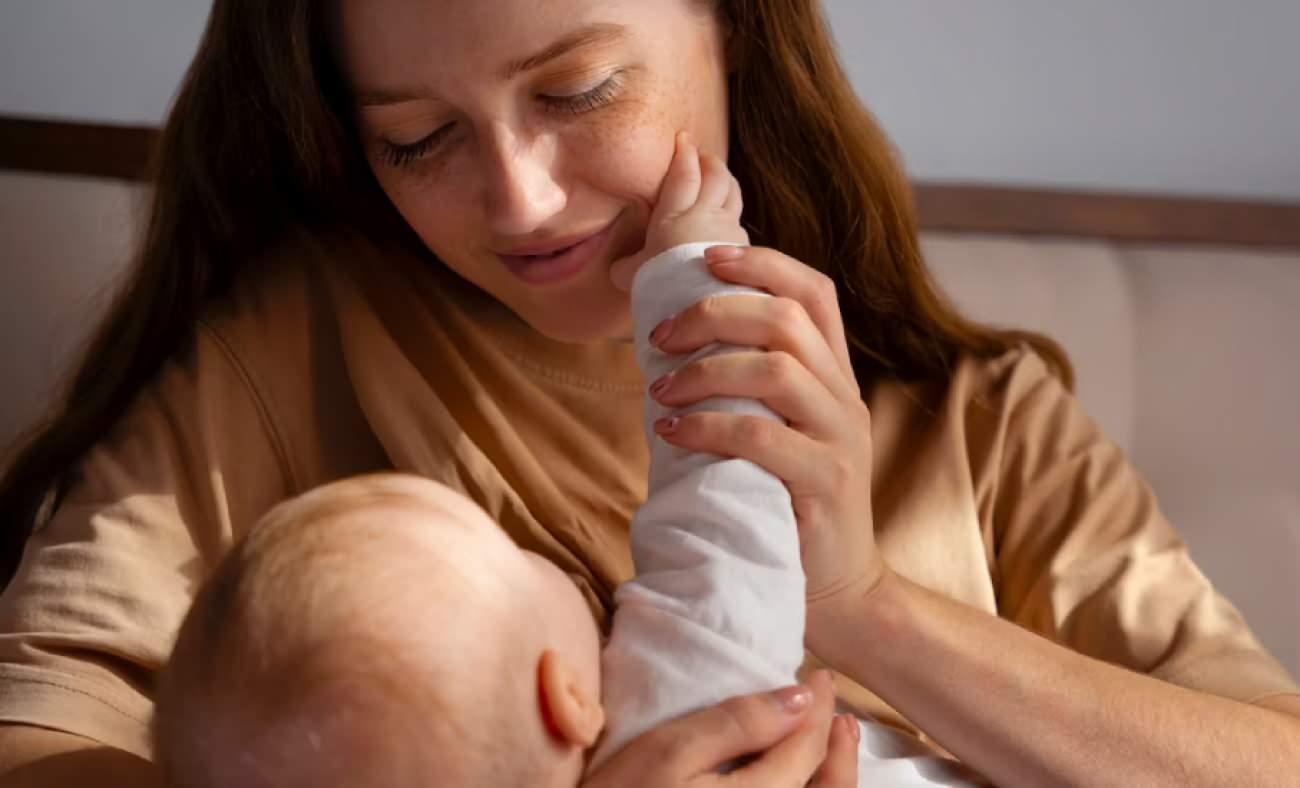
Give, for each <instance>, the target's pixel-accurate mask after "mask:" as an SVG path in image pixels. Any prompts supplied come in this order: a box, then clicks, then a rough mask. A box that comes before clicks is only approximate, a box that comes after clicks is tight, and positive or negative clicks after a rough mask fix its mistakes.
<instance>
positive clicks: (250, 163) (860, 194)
mask: <svg viewBox="0 0 1300 788" xmlns="http://www.w3.org/2000/svg"><path fill="white" fill-rule="evenodd" d="M709 1H710V2H711V4H712V5H713V6H714V7H715V8H716V10H717V12H718V13H719V14H720V18H721V20H722V21H723V23H724V24H726V25H727V26H728V27H729V29H730V33H731V39H730V42H731V43H730V55H731V56H732V57H733V72H732V74H731V76H730V80H731V84H730V96H731V107H730V112H731V128H732V140H731V155H730V158H729V161H730V164H731V167H732V170H733V171H734V173H735V174H736V177H737V178H738V179H739V180H740V183H741V185H742V187H743V189H744V193H745V194H746V197H747V199H746V207H745V225H746V227H747V229H749V231H750V237H751V239H752V240H753V242H754V243H755V244H757V245H764V246H771V247H773V248H777V249H780V250H781V251H783V252H785V253H786V254H789V255H791V256H792V257H794V258H796V259H798V260H802V261H803V262H805V263H807V264H808V265H810V266H813V267H814V268H817V269H818V270H820V271H822V272H824V273H826V274H827V275H829V276H830V277H831V278H832V279H833V280H834V281H835V282H836V285H837V287H838V289H839V296H840V303H841V307H842V313H843V317H844V323H845V329H846V332H847V334H848V337H849V342H850V345H851V347H850V351H851V354H852V359H853V365H854V369H855V372H856V374H857V375H858V378H859V380H860V381H866V380H870V379H874V378H881V377H896V378H901V379H908V380H911V379H927V378H942V377H945V376H947V375H948V374H949V373H950V371H951V370H952V368H953V366H954V364H955V362H956V360H957V358H958V357H959V356H961V355H963V354H968V355H975V356H980V357H991V356H995V355H998V354H1001V353H1002V352H1004V351H1006V350H1008V349H1010V348H1012V347H1014V346H1016V345H1018V344H1020V343H1028V344H1029V345H1030V346H1032V347H1033V348H1034V349H1035V350H1036V351H1037V352H1038V353H1039V354H1040V355H1042V356H1043V357H1044V359H1045V360H1046V361H1047V363H1048V364H1049V365H1050V366H1051V367H1052V368H1053V369H1054V370H1055V371H1056V372H1057V374H1058V375H1059V376H1060V377H1061V378H1062V379H1064V380H1065V381H1066V383H1067V385H1068V384H1072V378H1073V373H1072V371H1071V368H1070V365H1069V362H1068V360H1067V359H1066V357H1065V354H1064V353H1063V352H1062V351H1061V349H1060V347H1059V346H1058V345H1056V343H1054V342H1052V341H1051V340H1049V339H1047V338H1045V337H1041V336H1038V335H1034V334H1029V333H1024V332H1012V331H1000V330H994V329H991V328H987V327H983V326H979V325H977V324H975V323H972V322H970V321H968V320H966V319H964V318H963V317H962V316H961V315H960V314H958V313H957V311H956V310H955V309H954V308H953V307H952V306H951V305H950V304H949V303H948V302H947V301H946V300H945V299H944V298H943V297H942V296H941V295H940V294H939V292H938V291H937V289H936V287H935V286H934V283H933V282H932V280H931V278H930V275H929V273H928V272H927V270H926V267H925V265H924V262H923V260H922V257H921V251H920V247H919V244H918V240H917V226H916V216H915V210H914V208H913V202H912V196H911V192H910V189H909V186H908V183H907V180H906V179H905V177H904V175H903V173H902V170H901V168H900V167H899V165H898V162H897V160H896V157H895V155H894V151H893V149H892V146H891V145H890V143H889V141H888V140H887V139H886V137H885V135H884V133H883V132H882V131H881V129H880V127H879V126H878V125H877V124H876V122H875V121H874V119H873V118H872V117H871V115H870V114H869V113H868V112H867V110H866V109H865V108H864V107H863V106H862V105H861V103H860V102H859V101H858V99H857V97H856V95H855V93H854V91H853V88H852V86H851V84H850V83H849V80H848V78H847V77H846V75H845V74H844V71H843V69H842V67H841V65H840V63H839V60H838V58H837V55H836V52H835V48H834V44H833V40H832V38H831V35H830V31H829V28H828V25H827V24H826V20H825V17H824V15H823V13H822V10H821V7H820V3H819V2H818V0H709ZM329 5H330V4H329V2H327V0H276V2H272V3H268V2H264V1H263V0H216V2H215V4H214V7H213V10H212V14H211V17H210V19H209V21H208V26H207V29H206V31H205V33H204V36H203V41H202V43H201V45H200V47H199V52H198V54H197V56H196V57H195V59H194V62H193V64H192V65H191V66H190V69H189V72H188V73H187V74H186V77H185V80H184V82H183V84H182V87H181V91H180V93H179V95H178V97H177V99H176V102H175V104H174V106H173V108H172V111H171V113H170V116H169V117H168V120H167V123H166V126H165V128H164V129H163V132H162V135H161V138H160V143H159V147H158V149H157V151H156V155H155V160H154V165H153V176H152V181H153V185H154V193H153V201H152V208H151V211H150V215H149V220H148V226H147V230H146V232H145V235H144V240H143V243H142V246H141V249H140V251H139V255H138V258H137V260H136V263H135V267H134V270H133V273H132V275H131V276H130V279H129V281H128V282H127V284H126V286H125V288H124V289H123V291H122V292H121V294H120V296H119V297H118V299H117V300H116V302H115V304H114V306H113V307H112V309H111V310H110V312H109V314H108V315H107V317H106V318H105V320H104V321H103V322H102V323H101V324H100V326H99V328H98V330H97V332H96V333H95V335H94V338H93V339H92V340H91V342H90V343H89V344H88V346H87V348H86V351H85V354H84V355H83V357H82V358H81V361H80V363H79V365H78V366H77V367H76V369H75V373H74V375H73V376H72V377H71V379H70V384H69V386H68V389H67V394H66V397H65V398H64V400H63V402H62V404H61V405H59V407H58V408H57V409H56V410H55V412H54V413H53V414H52V415H51V417H50V418H49V419H48V420H47V421H46V422H45V423H44V424H43V425H42V426H40V427H39V428H38V429H36V430H35V431H33V432H32V433H31V434H30V435H29V437H28V438H27V439H26V442H25V443H24V444H23V445H22V446H21V448H20V450H19V451H18V452H17V453H16V454H14V455H13V461H12V462H11V463H10V464H9V466H8V468H7V470H6V471H5V473H4V476H3V479H0V523H3V525H2V526H0V528H2V529H3V530H0V585H3V584H7V583H8V581H9V579H10V578H11V577H12V575H13V572H14V571H15V570H16V568H17V563H18V560H19V556H20V555H21V552H22V547H23V545H24V544H25V542H26V540H27V538H28V536H29V534H30V533H31V529H32V527H33V525H34V523H35V522H36V520H37V519H38V516H43V514H42V509H43V508H46V509H48V507H43V504H46V503H48V502H50V501H56V500H57V498H58V495H59V494H60V493H61V491H62V490H63V489H64V488H65V487H66V486H67V485H68V484H69V483H70V477H71V469H72V468H73V466H74V465H75V464H76V462H77V461H78V459H79V458H80V457H81V456H82V455H83V454H84V453H85V452H86V451H87V450H88V449H89V448H90V447H91V446H93V445H94V444H95V443H96V442H98V441H99V440H101V439H102V438H103V437H104V435H105V434H106V432H107V431H108V430H109V429H110V428H111V427H112V426H113V424H114V422H115V420H116V419H117V418H118V416H119V414H121V413H123V412H124V411H125V410H126V408H127V406H129V405H130V403H131V401H132V400H133V399H134V398H135V396H136V395H137V394H138V392H139V391H140V390H141V389H142V388H143V387H145V386H146V385H148V383H149V382H150V381H151V380H152V379H153V378H154V377H155V376H156V375H157V374H158V372H159V370H160V369H161V368H162V366H163V364H164V363H165V362H166V361H167V360H168V359H169V358H171V357H173V356H175V355H176V354H178V353H181V352H183V350H184V349H185V348H186V347H188V346H189V345H190V342H191V339H192V337H193V333H194V329H195V321H196V319H197V317H198V315H199V313H200V311H201V310H202V309H203V308H204V306H205V305H206V304H207V303H209V302H211V301H212V300H214V299H217V298H219V297H221V295H222V294H223V293H224V292H226V291H227V290H228V289H229V287H230V286H231V284H232V282H234V281H235V280H236V279H237V278H238V277H240V276H243V275H245V274H246V272H247V269H248V268H249V267H250V266H251V265H253V262H252V261H254V260H256V259H257V258H258V256H259V255H262V254H265V253H266V252H267V251H268V249H269V248H270V247H271V246H272V245H273V244H275V243H276V242H277V240H279V239H280V238H281V237H282V236H283V235H285V234H286V233H287V232H289V231H290V230H295V229H306V230H308V231H311V230H312V229H314V228H319V229H323V228H328V227H330V226H333V225H337V224H338V223H340V222H343V221H344V220H343V219H341V218H339V217H342V216H347V217H348V219H347V220H346V221H347V222H348V223H351V224H358V223H360V224H362V225H368V226H370V227H371V228H372V229H373V227H374V226H375V224H374V223H382V224H383V225H384V226H385V227H386V228H388V229H390V230H391V229H392V228H396V227H398V226H399V225H400V226H401V231H402V232H407V233H409V228H405V226H404V225H403V224H402V223H401V220H400V218H398V217H397V215H396V212H395V211H393V210H392V208H391V207H390V206H389V205H388V203H387V201H386V200H385V199H384V197H383V195H382V192H380V191H379V189H378V187H377V185H376V184H375V182H374V179H373V177H372V176H371V175H370V173H369V169H368V168H367V167H366V165H365V162H364V160H363V159H362V156H361V153H360V150H361V148H360V144H359V142H358V140H357V139H356V134H355V130H354V129H353V128H352V125H351V121H350V115H351V113H350V110H349V101H348V98H347V96H346V94H345V90H344V86H343V83H342V80H341V79H340V78H339V75H338V74H337V72H336V70H335V68H334V65H333V62H332V59H331V51H330V45H329V42H330V35H329V34H330V31H329V24H328V22H329V18H328V17H329ZM358 216H361V217H364V218H362V219H358V218H357V217H358ZM363 229H364V227H363ZM411 235H413V234H411Z"/></svg>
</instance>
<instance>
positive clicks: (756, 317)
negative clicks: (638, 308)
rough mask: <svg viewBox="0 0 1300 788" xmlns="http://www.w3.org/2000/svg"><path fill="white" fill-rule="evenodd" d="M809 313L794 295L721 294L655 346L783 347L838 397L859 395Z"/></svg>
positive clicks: (677, 322) (685, 316)
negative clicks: (720, 345) (788, 296)
mask: <svg viewBox="0 0 1300 788" xmlns="http://www.w3.org/2000/svg"><path fill="white" fill-rule="evenodd" d="M714 268H715V269H716V268H718V266H717V265H715V266H714ZM715 273H716V271H715ZM810 317H811V316H810V315H809V314H808V311H807V309H806V308H805V307H804V306H803V305H802V304H800V303H799V302H797V301H794V300H792V299H789V298H764V297H760V296H754V295H728V296H716V297H714V298H706V299H704V300H703V301H701V302H699V303H698V304H695V305H694V306H691V307H689V308H687V309H685V310H683V311H682V312H681V313H680V314H678V315H675V316H674V317H673V318H672V325H671V328H670V329H669V330H668V333H667V335H666V336H662V335H661V336H659V337H658V340H659V341H658V342H657V344H656V346H657V347H658V348H659V349H660V350H662V351H663V352H665V353H677V354H682V353H689V352H693V351H695V350H697V349H698V348H701V347H704V346H705V345H709V344H712V343H714V342H722V343H725V344H729V345H737V346H740V347H758V348H766V349H767V350H770V351H779V352H782V353H786V354H788V355H790V356H793V357H794V358H795V359H796V360H797V361H798V362H799V363H801V364H802V365H803V366H804V367H806V368H807V369H808V370H809V371H811V372H812V374H813V376H814V377H816V378H817V379H818V380H819V381H821V383H822V385H823V386H825V387H826V389H827V390H828V391H830V392H831V394H833V395H834V396H835V397H837V398H839V399H843V400H846V401H853V400H856V399H858V398H859V392H858V386H857V382H856V381H855V380H854V379H853V377H852V375H848V376H846V375H845V374H844V371H843V369H842V367H841V363H840V360H839V359H838V358H837V356H836V354H835V353H834V352H833V351H832V349H831V346H830V344H829V343H828V342H827V341H826V338H825V336H824V335H823V334H822V332H821V329H820V328H819V327H818V326H816V325H815V324H814V323H813V321H812V320H811V319H810ZM652 336H654V335H652Z"/></svg>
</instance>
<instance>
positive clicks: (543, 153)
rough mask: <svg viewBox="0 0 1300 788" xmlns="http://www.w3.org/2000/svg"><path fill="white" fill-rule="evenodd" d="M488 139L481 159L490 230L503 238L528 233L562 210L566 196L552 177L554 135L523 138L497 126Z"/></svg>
mask: <svg viewBox="0 0 1300 788" xmlns="http://www.w3.org/2000/svg"><path fill="white" fill-rule="evenodd" d="M490 139H491V141H490V143H489V148H490V155H488V156H486V157H484V158H485V164H486V168H487V174H486V177H487V188H486V200H485V202H486V206H485V207H486V210H487V218H488V223H489V224H490V225H491V231H492V233H493V234H495V235H498V236H502V237H507V238H508V237H516V236H523V235H528V234H530V233H532V232H533V231H534V230H536V229H537V228H538V227H541V226H543V225H545V224H546V223H547V221H548V220H549V219H550V218H551V217H552V216H555V215H557V214H559V213H560V212H561V211H563V210H564V205H565V202H566V200H567V199H568V197H567V195H566V194H565V191H564V188H563V187H562V186H561V184H560V183H559V181H558V179H557V178H556V165H557V163H558V162H557V160H556V159H557V157H556V153H557V150H556V145H555V142H554V138H552V137H549V136H537V137H532V138H528V139H525V138H522V137H519V136H516V135H514V134H512V133H511V132H509V131H508V130H501V129H497V130H496V132H495V133H493V134H492V135H491V138H490Z"/></svg>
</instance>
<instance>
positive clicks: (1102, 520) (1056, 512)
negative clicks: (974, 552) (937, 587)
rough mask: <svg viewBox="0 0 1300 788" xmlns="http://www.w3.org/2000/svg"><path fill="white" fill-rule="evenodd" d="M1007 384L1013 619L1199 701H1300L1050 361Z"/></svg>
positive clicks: (1007, 570)
mask: <svg viewBox="0 0 1300 788" xmlns="http://www.w3.org/2000/svg"><path fill="white" fill-rule="evenodd" d="M1004 385H1005V387H1006V388H1005V391H1004V392H1002V394H1003V395H1004V396H1005V402H1006V407H1005V408H1004V409H1002V412H1003V418H1004V424H1003V434H1004V445H1003V447H1002V452H1001V463H1000V468H999V472H998V474H997V476H998V482H997V484H998V490H997V492H996V495H995V504H994V509H993V532H994V540H995V543H994V551H995V561H996V571H997V574H998V578H997V579H998V583H997V588H998V595H999V600H998V605H999V609H1000V611H1001V613H1002V615H1003V616H1004V617H1006V618H1008V619H1010V620H1012V621H1015V622H1016V623H1018V624H1020V625H1022V626H1024V627H1026V628H1028V629H1030V630H1033V631H1035V632H1037V633H1039V634H1042V635H1044V636H1046V637H1049V638H1051V639H1053V640H1055V641H1057V642H1060V643H1062V644H1064V645H1066V646H1069V647H1070V648H1072V649H1074V650H1076V651H1079V652H1081V653H1083V654H1086V655H1088V656H1092V657H1095V658H1098V659H1101V660H1105V661H1107V662H1110V663H1113V664H1116V665H1121V666H1124V667H1127V668H1129V669H1131V670H1134V671H1137V672H1141V673H1145V674H1149V675H1151V676H1154V677H1156V678H1159V679H1163V680H1165V681H1168V682H1171V683H1174V684H1178V685H1180V686H1184V687H1188V688H1190V689H1195V690H1199V691H1203V692H1207V693H1211V694H1214V695H1219V696H1223V697H1227V698H1233V699H1236V700H1241V701H1245V702H1250V701H1253V700H1257V699H1259V698H1262V697H1266V696H1269V695H1275V694H1284V693H1293V692H1297V691H1300V690H1298V689H1297V687H1296V684H1295V683H1294V681H1293V680H1292V678H1291V677H1290V676H1289V675H1288V674H1287V672H1286V670H1285V668H1283V667H1282V665H1281V664H1279V663H1278V661H1277V660H1276V659H1274V658H1273V657H1272V656H1271V655H1270V654H1269V653H1268V652H1267V651H1266V650H1265V649H1264V647H1263V646H1262V645H1261V644H1260V643H1259V641H1258V640H1256V638H1255V637H1254V635H1253V634H1252V633H1251V631H1250V628H1249V627H1248V626H1247V624H1246V622H1245V620H1244V619H1243V618H1242V616H1241V614H1240V613H1239V612H1238V611H1237V609H1236V608H1235V607H1233V605H1232V604H1231V603H1230V602H1229V601H1228V600H1227V599H1225V598H1224V597H1223V596H1222V595H1221V594H1219V593H1218V592H1217V591H1216V590H1215V589H1214V587H1213V586H1212V585H1211V584H1210V581H1209V580H1208V579H1207V578H1206V577H1205V575H1204V574H1203V573H1202V572H1201V571H1200V570H1199V569H1198V568H1197V566H1196V565H1195V564H1194V563H1193V562H1192V559H1191V557H1190V555H1189V554H1188V550H1187V546H1186V544H1185V543H1184V542H1183V540H1182V539H1181V538H1180V537H1179V535H1178V533H1177V532H1176V531H1175V530H1174V528H1173V527H1172V526H1171V525H1170V524H1169V522H1168V521H1166V519H1165V517H1164V515H1163V514H1162V513H1161V511H1160V508H1159V506H1158V505H1157V502H1156V498H1155V495H1154V494H1153V493H1152V490H1151V488H1150V486H1149V485H1148V484H1147V483H1146V481H1145V480H1143V479H1142V477H1141V476H1140V475H1139V474H1138V473H1137V471H1136V470H1135V469H1134V468H1133V466H1132V465H1131V464H1130V463H1129V461H1128V459H1127V458H1126V457H1125V455H1124V452H1123V451H1122V450H1121V449H1120V448H1119V447H1118V446H1116V445H1115V444H1114V443H1112V442H1111V441H1110V440H1108V439H1107V438H1106V437H1105V436H1104V435H1103V434H1102V433H1101V432H1100V430H1099V429H1098V428H1097V426H1096V425H1095V424H1094V423H1093V422H1092V420H1091V419H1089V418H1088V416H1087V415H1086V414H1085V413H1084V411H1083V409H1082V408H1081V407H1080V406H1079V404H1078V402H1077V401H1076V400H1075V398H1074V397H1073V395H1072V394H1070V392H1069V391H1067V390H1066V389H1065V388H1064V386H1063V385H1062V384H1061V383H1060V382H1059V381H1058V380H1057V378H1056V377H1055V376H1053V375H1051V374H1050V373H1049V372H1048V370H1047V368H1046V366H1045V365H1044V364H1043V362H1042V361H1041V360H1040V359H1039V358H1038V357H1037V356H1034V355H1032V354H1029V353H1026V354H1025V355H1024V356H1023V357H1022V358H1021V359H1020V360H1019V361H1018V362H1016V363H1015V364H1014V365H1012V367H1011V368H1010V374H1009V376H1008V377H1007V378H1006V379H1005V381H1004Z"/></svg>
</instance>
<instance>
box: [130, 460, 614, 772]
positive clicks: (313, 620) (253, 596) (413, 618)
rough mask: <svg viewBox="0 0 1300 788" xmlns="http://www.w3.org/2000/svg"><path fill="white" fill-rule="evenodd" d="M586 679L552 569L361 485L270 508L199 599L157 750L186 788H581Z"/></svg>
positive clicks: (592, 661)
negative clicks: (545, 787) (461, 787)
mask: <svg viewBox="0 0 1300 788" xmlns="http://www.w3.org/2000/svg"><path fill="white" fill-rule="evenodd" d="M599 672H600V643H599V636H598V634H597V631H596V627H595V624H594V622H593V620H592V618H591V614H590V612H589V610H588V608H587V606H586V604H585V603H584V601H583V599H582V596H581V595H580V594H579V592H578V590H577V588H576V587H574V585H573V584H572V583H571V582H570V581H569V580H568V578H566V577H565V576H564V574H563V573H562V572H560V571H559V570H558V569H557V568H556V567H555V566H554V565H553V564H551V563H550V562H549V561H546V560H545V559H543V558H541V557H540V556H537V555H535V554H533V553H528V552H525V551H522V550H520V549H519V548H517V547H516V546H515V545H514V544H513V543H512V542H511V541H510V540H509V539H508V538H507V537H506V536H505V535H504V534H503V533H502V531H501V530H500V529H499V528H498V527H497V526H496V525H495V524H494V523H493V522H492V521H491V520H490V519H489V518H488V517H487V515H486V514H485V513H484V512H483V511H482V510H481V509H480V508H479V507H478V506H476V505H475V504H474V503H472V502H471V501H469V500H468V499H466V498H464V497H462V496H460V495H458V494H457V493H455V492H453V491H451V490H449V489H447V488H445V487H442V486H441V485H438V484H435V483H433V482H430V481H428V480H424V479H419V478H416V477H410V476H398V475H386V476H368V477H362V478H359V479H352V480H348V481H345V482H339V483H335V484H332V485H328V486H326V487H322V488H320V489H318V490H315V491H313V492H310V493H308V494H306V495H304V496H302V497H300V498H297V499H294V500H292V501H289V502H287V503H285V504H282V505H281V506H279V507H277V508H276V509H274V510H273V511H272V512H271V513H270V514H268V515H267V516H266V517H265V518H264V519H263V520H262V522H261V523H259V524H258V525H257V526H256V527H255V528H254V529H253V530H252V531H251V532H250V534H249V535H248V537H247V538H246V539H244V540H243V541H242V542H241V543H240V544H238V545H237V546H236V547H235V548H234V549H233V550H232V551H231V552H230V554H229V555H228V556H226V558H225V559H224V560H223V561H222V563H221V565H220V566H219V567H218V568H217V570H216V572H215V573H214V574H213V576H212V577H211V578H210V579H209V581H208V582H207V583H206V584H205V585H204V587H203V588H202V589H201V590H200V592H199V594H198V596H197V598H196V599H195V602H194V606H193V608H192V609H191V610H190V612H189V614H188V615H187V617H186V619H185V622H184V624H183V625H182V627H181V630H180V634H179V635H178V637H177V642H176V647H175V649H174V651H173V653H172V657H171V661H170V662H169V664H168V666H167V669H166V670H165V671H164V672H163V676H162V679H161V681H160V684H159V688H158V693H157V694H158V697H157V705H156V714H155V720H154V743H155V750H156V752H155V757H156V760H157V761H158V763H159V765H160V767H162V769H163V772H164V773H165V775H166V776H167V779H168V781H169V782H168V784H169V785H175V786H184V787H185V788H189V787H190V786H194V787H195V788H198V786H205V787H207V786H211V787H213V788H215V787H216V786H241V787H246V788H260V787H261V786H268V787H269V786H277V788H293V786H300V785H301V786H309V785H310V786H320V785H332V784H337V785H349V786H357V788H366V787H368V786H389V785H494V786H497V785H500V786H509V785H529V786H532V785H538V786H543V785H575V784H577V782H578V779H579V777H580V775H581V773H582V769H583V765H584V760H585V751H586V749H587V748H588V747H590V746H591V745H592V744H593V743H594V742H595V740H596V737H597V735H598V734H599V732H600V729H601V727H602V725H603V722H604V718H603V713H602V711H601V707H600V675H599Z"/></svg>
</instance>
